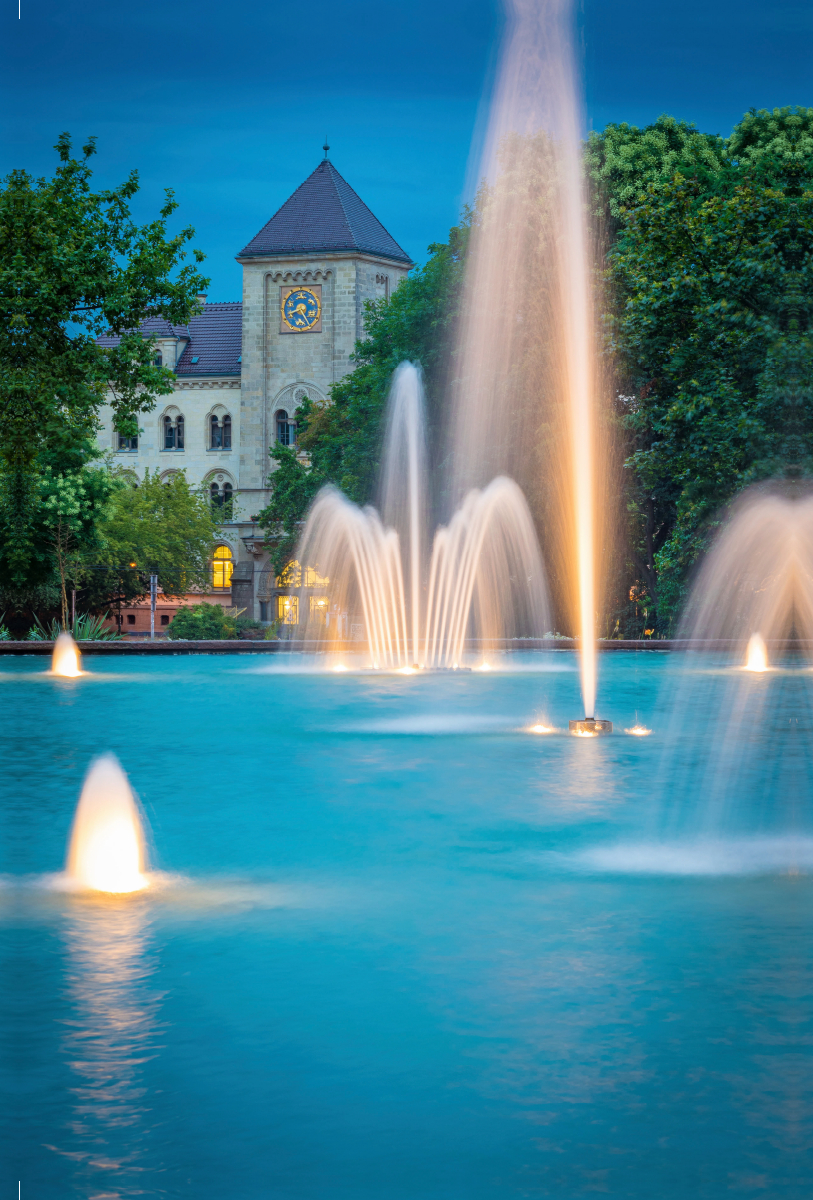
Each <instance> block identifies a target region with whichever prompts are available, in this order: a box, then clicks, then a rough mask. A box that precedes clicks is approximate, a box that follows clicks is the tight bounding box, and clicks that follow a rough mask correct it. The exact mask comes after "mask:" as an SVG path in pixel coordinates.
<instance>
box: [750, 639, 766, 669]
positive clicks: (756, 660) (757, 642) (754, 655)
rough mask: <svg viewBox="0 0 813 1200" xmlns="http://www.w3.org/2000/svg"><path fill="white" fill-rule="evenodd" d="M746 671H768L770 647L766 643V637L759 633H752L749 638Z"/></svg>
mask: <svg viewBox="0 0 813 1200" xmlns="http://www.w3.org/2000/svg"><path fill="white" fill-rule="evenodd" d="M745 670H746V671H760V672H761V671H767V670H769V667H768V647H767V646H766V645H765V639H764V638H763V637H762V636H761V634H758V633H752V634H751V636H750V638H749V639H748V650H747V652H746V656H745Z"/></svg>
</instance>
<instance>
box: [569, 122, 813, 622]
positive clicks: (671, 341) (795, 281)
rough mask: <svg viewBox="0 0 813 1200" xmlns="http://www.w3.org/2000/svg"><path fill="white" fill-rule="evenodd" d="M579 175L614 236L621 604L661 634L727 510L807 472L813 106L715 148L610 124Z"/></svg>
mask: <svg viewBox="0 0 813 1200" xmlns="http://www.w3.org/2000/svg"><path fill="white" fill-rule="evenodd" d="M659 156H660V157H659ZM588 165H589V167H590V170H591V174H592V176H593V179H594V180H595V181H596V183H597V187H598V189H599V190H598V198H599V201H600V202H601V203H602V204H603V205H604V206H605V210H606V212H607V214H608V224H610V223H612V224H613V229H614V242H613V244H612V246H611V249H610V254H609V281H610V285H611V293H610V296H611V304H610V306H609V312H608V314H607V321H608V326H609V337H610V345H611V349H612V351H613V353H614V355H615V359H616V365H617V368H618V371H619V393H620V400H619V412H620V415H621V420H622V423H623V425H624V428H625V430H626V434H627V436H628V438H629V451H630V453H629V457H628V460H627V467H628V470H629V486H628V507H629V511H630V542H631V552H632V559H633V565H634V567H635V569H636V571H637V578H633V579H632V588H631V595H633V596H634V599H635V601H636V602H637V603H639V604H640V603H642V602H643V600H644V598H646V599H648V602H649V605H650V608H651V606H652V604H653V603H655V604H657V608H658V627H659V628H661V629H664V630H665V629H668V628H669V626H670V624H671V622H672V621H673V619H674V617H675V616H676V615H677V613H678V611H679V609H680V606H681V603H682V599H683V596H684V591H685V586H686V580H687V578H688V576H689V572H690V569H691V567H692V565H693V563H694V562H695V561H696V559H697V557H698V556H699V554H700V553H702V551H703V549H704V548H705V546H706V544H707V542H708V538H709V534H710V532H711V531H712V530H713V528H714V525H715V521H716V520H717V519H718V514H719V512H720V510H721V508H722V506H724V505H725V504H726V503H727V502H728V501H730V500H731V499H732V497H733V496H734V495H735V494H736V493H737V492H738V491H739V490H741V489H742V488H743V487H744V486H746V485H747V484H748V483H751V482H753V481H756V480H759V479H766V478H768V477H776V476H780V477H781V476H784V477H786V478H791V479H798V478H800V477H807V476H809V475H810V474H811V470H812V469H813V456H812V455H811V446H812V445H813V442H812V441H811V437H812V436H813V343H812V342H811V337H810V315H811V310H812V309H813V273H811V267H812V266H813V109H791V108H785V109H780V110H775V111H774V112H772V113H768V112H759V113H756V112H752V113H749V114H747V115H746V117H745V118H744V119H743V121H742V122H741V123H740V124H739V125H738V126H737V127H736V129H735V130H734V132H733V133H732V135H731V137H730V138H728V139H727V141H725V142H724V143H720V141H719V139H710V138H704V137H702V136H701V135H699V134H696V133H693V132H692V131H691V128H690V127H687V126H680V125H678V124H677V123H676V122H673V121H671V120H669V119H667V118H661V120H660V121H659V122H657V123H656V125H655V126H653V127H650V129H648V130H636V129H630V128H629V127H626V126H610V127H608V128H607V130H605V132H604V133H603V134H601V135H597V136H594V137H593V139H592V140H591V142H590V144H589V147H588Z"/></svg>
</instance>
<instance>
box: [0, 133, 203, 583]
mask: <svg viewBox="0 0 813 1200" xmlns="http://www.w3.org/2000/svg"><path fill="white" fill-rule="evenodd" d="M56 149H57V152H58V155H59V165H58V167H57V169H56V171H55V173H54V176H53V178H51V179H38V180H35V179H33V178H32V177H31V176H30V175H29V174H27V172H25V171H23V170H15V171H12V172H11V174H10V175H9V176H8V177H7V178H6V179H5V180H3V181H2V184H1V185H0V419H1V420H2V424H3V438H2V441H0V577H1V578H2V579H3V580H4V589H5V590H6V591H7V592H8V594H9V596H10V598H11V600H12V602H14V603H15V604H18V605H19V604H20V603H23V602H31V600H32V598H36V597H37V596H38V595H39V596H41V595H42V594H43V593H42V590H43V589H45V591H46V592H47V590H48V589H49V588H51V589H53V587H54V585H55V583H56V582H57V576H58V575H59V573H60V572H59V566H58V563H59V553H58V552H57V553H55V552H54V551H53V547H54V545H56V544H59V545H61V546H63V547H65V546H68V547H75V546H77V545H80V544H84V543H85V542H86V541H87V538H86V537H85V534H86V533H87V534H89V532H90V528H91V526H92V525H93V521H94V516H93V514H94V513H95V512H96V511H99V512H101V511H102V510H103V506H104V496H103V495H102V494H101V493H100V492H99V489H98V487H97V485H98V484H100V480H101V476H100V474H99V471H98V467H95V466H93V463H94V460H95V459H96V458H98V451H97V450H96V448H95V446H94V435H95V433H96V430H97V415H98V412H99V409H100V407H101V405H102V404H103V403H104V402H105V399H106V394H107V393H108V390H110V392H112V405H113V411H114V423H115V427H116V428H117V429H118V430H119V431H120V432H121V433H123V434H128V435H134V434H136V433H137V431H138V429H137V422H136V414H137V413H138V412H144V411H148V410H149V409H150V408H152V407H153V406H154V404H155V400H156V397H157V396H159V395H162V394H166V393H169V392H171V391H172V382H171V381H172V374H171V372H170V371H168V370H165V369H163V368H161V367H158V366H155V365H154V362H153V359H154V351H153V347H152V344H151V342H150V341H149V340H145V339H144V338H143V337H142V335H141V333H140V331H139V326H140V323H141V322H142V320H143V319H144V318H145V317H148V316H162V317H166V318H167V319H168V320H169V321H172V322H175V323H184V322H186V321H187V320H188V319H189V317H190V316H191V315H192V313H193V312H194V311H195V309H196V306H197V299H196V298H197V295H198V293H199V292H200V291H201V289H202V288H204V287H205V286H206V284H207V282H208V281H207V280H206V279H205V278H204V277H203V276H201V275H200V274H199V273H198V272H197V269H196V267H195V266H193V265H191V264H186V265H182V263H183V259H184V258H185V256H186V251H185V249H184V248H185V246H186V244H187V243H188V242H189V241H190V239H191V237H192V235H193V231H192V230H191V229H184V230H182V231H181V232H180V233H178V234H176V235H174V236H169V234H168V232H167V221H168V219H169V217H170V216H171V214H172V212H173V211H174V209H175V208H176V202H175V201H174V199H173V197H172V193H171V192H169V191H168V192H167V196H166V202H165V203H164V205H163V207H162V209H161V211H160V213H159V215H158V217H157V218H156V219H155V220H154V221H151V222H149V223H148V224H146V225H144V226H138V225H136V224H135V223H134V222H133V220H132V219H131V216H130V209H129V202H130V200H131V199H132V197H133V196H134V195H135V193H136V192H137V190H138V177H137V175H136V173H135V172H134V173H133V174H131V175H130V177H129V179H128V180H127V181H126V182H125V183H123V184H122V185H121V186H120V187H118V188H115V189H113V190H107V191H99V192H94V191H93V190H92V188H91V174H92V173H91V170H90V166H89V160H90V158H91V156H92V155H93V153H94V143H93V139H91V140H89V141H88V143H87V144H86V145H85V146H84V147H83V151H82V158H81V159H76V158H74V157H73V155H72V149H71V142H70V138H69V137H68V135H67V134H63V135H62V136H61V137H60V139H59V142H58V144H57V146H56ZM192 253H193V257H194V259H195V261H196V262H198V263H199V262H201V261H202V259H203V255H202V254H201V253H200V251H197V250H196V251H193V252H192ZM102 334H113V335H116V337H117V338H118V343H117V344H116V345H115V346H104V347H101V346H99V345H98V344H97V340H96V339H97V338H98V337H99V336H100V335H102ZM103 490H104V489H103V488H102V491H103ZM88 505H89V507H88ZM79 509H82V510H83V514H82V515H80V514H79V512H78V510H79ZM84 511H87V512H88V513H89V514H90V515H89V516H88V517H87V518H85V516H84ZM43 527H45V528H47V529H48V530H50V531H51V532H50V533H49V535H48V536H47V537H46V538H43V534H42V530H43Z"/></svg>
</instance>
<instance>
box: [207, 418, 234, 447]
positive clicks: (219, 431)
mask: <svg viewBox="0 0 813 1200" xmlns="http://www.w3.org/2000/svg"><path fill="white" fill-rule="evenodd" d="M209 429H210V433H209V446H210V449H212V450H231V417H230V416H229V414H228V413H226V415H225V416H224V417H223V420H222V421H221V420H220V418H219V417H218V416H217V414H216V413H213V414H212V416H211V417H210V418H209Z"/></svg>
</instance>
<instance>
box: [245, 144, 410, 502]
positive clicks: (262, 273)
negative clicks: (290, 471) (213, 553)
mask: <svg viewBox="0 0 813 1200" xmlns="http://www.w3.org/2000/svg"><path fill="white" fill-rule="evenodd" d="M327 150H328V147H325V158H324V159H323V160H322V161H321V162H320V164H319V166H318V167H317V168H316V170H315V171H314V172H313V173H312V174H311V175H309V176H308V178H307V179H306V180H305V182H304V183H303V184H301V185H300V187H298V188H297V190H296V191H295V192H294V194H293V195H292V196H291V197H290V198H289V199H288V200H286V202H285V204H283V206H282V208H280V209H279V211H278V212H276V213H275V214H274V216H273V217H272V218H271V220H270V221H269V222H268V223H267V224H266V225H264V226H263V228H262V229H261V230H260V232H259V233H258V234H257V235H256V237H254V238H252V240H251V241H250V242H249V243H248V245H247V246H245V247H244V249H243V250H241V251H240V253H239V254H238V255H237V261H238V262H239V263H241V265H242V267H243V310H242V311H243V347H242V371H241V413H240V416H241V446H240V493H241V496H242V497H243V498H244V506H248V507H249V508H250V511H251V512H257V511H258V510H259V509H260V508H262V507H263V506H264V504H265V503H266V502H267V498H268V494H269V493H268V489H267V479H268V475H269V472H270V470H271V469H272V467H273V463H272V462H271V461H270V460H269V457H268V454H269V448H270V446H271V445H272V444H273V443H274V442H275V441H278V442H282V443H283V444H284V445H291V444H293V442H294V430H295V421H296V412H297V409H298V408H299V406H300V405H301V404H302V402H303V400H305V398H306V397H312V398H313V399H317V400H325V399H327V396H328V390H329V388H330V386H331V384H333V383H335V382H336V381H337V380H338V379H341V378H342V376H343V375H346V374H347V373H348V372H349V371H352V370H353V363H352V362H351V355H352V353H353V351H354V349H355V344H356V342H357V341H358V340H359V339H360V338H362V337H363V336H364V325H363V318H364V302H365V301H366V300H378V299H381V298H382V297H388V296H389V295H390V294H391V293H392V292H393V291H394V290H395V288H396V287H397V286H398V284H399V283H400V282H401V280H402V279H404V278H405V277H406V275H407V273H408V271H409V269H410V267H412V265H413V264H412V262H411V260H410V258H409V255H408V254H406V253H405V251H404V250H402V249H401V247H400V246H399V245H398V243H397V242H396V241H395V239H394V238H393V237H392V236H391V235H390V234H389V233H388V232H387V230H386V229H385V228H384V226H383V225H382V224H381V222H380V221H379V220H378V219H377V218H376V217H375V216H374V215H373V213H372V212H371V211H370V209H369V208H368V207H367V205H366V204H365V203H364V201H363V200H361V198H360V197H359V196H357V195H356V193H355V192H354V191H353V189H352V188H351V187H350V185H349V184H348V183H347V182H346V180H344V179H343V178H342V176H341V175H340V174H339V172H338V171H337V170H336V168H335V167H334V166H333V163H332V162H331V161H330V160H329V159H328V158H327Z"/></svg>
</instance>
